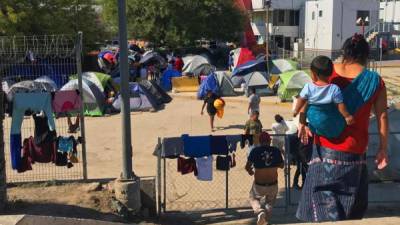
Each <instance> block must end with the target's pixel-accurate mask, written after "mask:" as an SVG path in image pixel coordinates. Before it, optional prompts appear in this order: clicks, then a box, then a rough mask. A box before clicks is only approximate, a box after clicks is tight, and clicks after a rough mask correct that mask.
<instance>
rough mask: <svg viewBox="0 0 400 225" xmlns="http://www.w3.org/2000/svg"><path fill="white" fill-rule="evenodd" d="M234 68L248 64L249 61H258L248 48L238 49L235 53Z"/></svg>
mask: <svg viewBox="0 0 400 225" xmlns="http://www.w3.org/2000/svg"><path fill="white" fill-rule="evenodd" d="M231 53H233V68H234V69H235V68H236V67H238V66H241V65H243V64H246V63H247V62H249V61H253V60H256V57H254V55H253V52H251V51H250V50H249V49H248V48H238V49H235V50H233V51H231Z"/></svg>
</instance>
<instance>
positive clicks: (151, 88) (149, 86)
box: [139, 80, 171, 105]
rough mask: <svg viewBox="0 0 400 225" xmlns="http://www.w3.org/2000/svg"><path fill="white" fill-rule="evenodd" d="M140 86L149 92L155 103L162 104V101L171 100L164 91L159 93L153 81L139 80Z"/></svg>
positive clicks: (167, 101)
mask: <svg viewBox="0 0 400 225" xmlns="http://www.w3.org/2000/svg"><path fill="white" fill-rule="evenodd" d="M139 84H140V86H141V88H143V89H144V90H145V91H146V92H147V93H149V94H151V95H152V96H153V97H154V99H155V100H156V102H157V105H162V104H164V103H169V102H171V97H169V95H167V94H166V93H165V92H164V91H163V93H161V92H160V91H159V89H158V88H157V87H156V85H157V84H156V83H155V82H153V83H152V82H150V81H148V80H142V81H140V82H139ZM164 93H165V94H164Z"/></svg>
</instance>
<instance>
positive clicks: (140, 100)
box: [113, 82, 159, 111]
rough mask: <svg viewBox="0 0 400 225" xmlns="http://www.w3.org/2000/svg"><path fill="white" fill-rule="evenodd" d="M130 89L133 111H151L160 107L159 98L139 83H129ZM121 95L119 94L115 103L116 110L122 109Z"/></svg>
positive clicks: (130, 101)
mask: <svg viewBox="0 0 400 225" xmlns="http://www.w3.org/2000/svg"><path fill="white" fill-rule="evenodd" d="M129 91H130V98H129V103H130V110H131V111H149V110H155V109H157V108H158V106H159V105H158V104H157V100H156V99H155V97H154V96H153V95H151V94H150V93H149V92H148V91H146V89H145V88H144V87H143V86H142V85H140V84H139V83H132V82H131V83H129ZM121 101H122V99H121V95H119V96H117V98H116V99H115V101H114V103H113V107H114V108H115V109H116V110H121Z"/></svg>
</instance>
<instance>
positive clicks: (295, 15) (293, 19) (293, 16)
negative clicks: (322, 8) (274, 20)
mask: <svg viewBox="0 0 400 225" xmlns="http://www.w3.org/2000/svg"><path fill="white" fill-rule="evenodd" d="M289 17H290V21H289V22H290V23H289V26H299V21H300V11H299V10H290V14H289Z"/></svg>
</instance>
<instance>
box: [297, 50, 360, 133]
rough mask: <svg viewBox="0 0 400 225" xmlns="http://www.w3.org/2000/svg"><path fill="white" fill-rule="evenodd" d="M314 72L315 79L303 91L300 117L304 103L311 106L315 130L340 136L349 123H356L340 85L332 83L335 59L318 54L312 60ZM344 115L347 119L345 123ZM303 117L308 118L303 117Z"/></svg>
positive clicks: (312, 70) (309, 107) (298, 104)
mask: <svg viewBox="0 0 400 225" xmlns="http://www.w3.org/2000/svg"><path fill="white" fill-rule="evenodd" d="M311 72H312V79H313V81H314V82H313V83H309V84H306V85H305V86H304V88H303V90H302V91H301V93H300V96H299V98H298V99H297V104H296V107H295V110H294V116H295V117H296V116H297V114H299V112H300V111H301V110H302V109H303V107H305V106H307V119H308V120H309V123H310V127H311V128H312V130H313V131H314V132H315V133H317V134H318V135H322V136H326V137H328V138H335V137H338V136H339V135H340V133H341V132H342V131H343V129H344V127H345V126H346V124H347V125H351V124H353V123H354V118H353V116H352V115H351V114H350V113H349V112H348V111H347V109H346V106H345V104H344V103H343V96H342V92H341V90H340V88H339V87H338V86H337V85H335V84H330V83H329V78H330V76H331V75H332V72H333V63H332V61H331V60H330V59H329V58H328V57H326V56H318V57H316V58H315V59H314V60H313V61H312V62H311ZM336 109H337V110H336ZM310 110H311V111H312V113H314V114H312V116H310ZM337 111H338V112H339V113H340V114H339V113H336V112H337ZM340 115H341V116H343V118H344V120H345V121H343V123H342V120H341V119H340ZM300 119H301V120H304V118H302V117H301V118H300ZM302 122H303V123H304V122H305V121H302ZM335 123H337V124H335ZM335 126H336V127H335Z"/></svg>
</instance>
